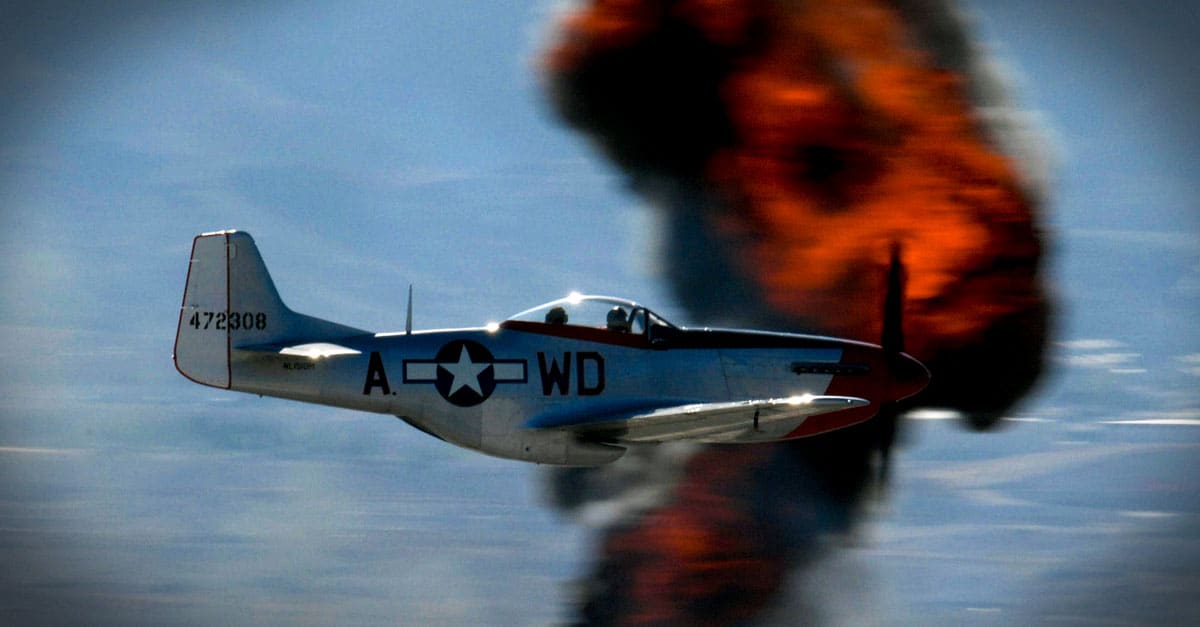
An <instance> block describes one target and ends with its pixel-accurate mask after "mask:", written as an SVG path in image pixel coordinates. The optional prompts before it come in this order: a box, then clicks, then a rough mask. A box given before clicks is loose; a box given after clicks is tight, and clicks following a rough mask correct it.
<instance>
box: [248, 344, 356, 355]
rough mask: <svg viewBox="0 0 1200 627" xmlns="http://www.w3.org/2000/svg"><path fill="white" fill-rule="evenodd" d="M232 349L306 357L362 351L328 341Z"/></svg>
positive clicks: (257, 345) (351, 353)
mask: <svg viewBox="0 0 1200 627" xmlns="http://www.w3.org/2000/svg"><path fill="white" fill-rule="evenodd" d="M234 350H239V351H246V352H250V353H270V354H278V355H288V356H291V357H307V358H309V359H322V358H324V357H340V356H343V355H361V354H362V351H360V350H355V349H353V348H347V347H345V346H339V345H337V344H330V343H328V342H311V343H308V344H296V345H293V346H283V345H280V344H255V345H251V346H237V347H234Z"/></svg>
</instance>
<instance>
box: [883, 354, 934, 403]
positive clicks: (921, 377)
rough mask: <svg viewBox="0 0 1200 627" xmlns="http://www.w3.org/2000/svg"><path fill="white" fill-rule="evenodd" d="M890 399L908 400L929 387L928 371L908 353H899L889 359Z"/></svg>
mask: <svg viewBox="0 0 1200 627" xmlns="http://www.w3.org/2000/svg"><path fill="white" fill-rule="evenodd" d="M890 369H891V373H892V389H893V393H892V398H893V399H895V400H900V399H902V398H908V397H910V396H912V395H914V394H916V393H917V392H920V391H921V390H924V389H925V386H927V385H929V378H930V377H929V369H928V368H926V367H925V364H922V363H921V362H919V361H917V360H916V359H915V358H914V357H913V356H911V355H909V354H908V353H900V354H898V355H896V356H895V357H893V358H892V359H891V364H890Z"/></svg>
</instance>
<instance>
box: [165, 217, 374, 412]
mask: <svg viewBox="0 0 1200 627" xmlns="http://www.w3.org/2000/svg"><path fill="white" fill-rule="evenodd" d="M363 333H366V332H365V331H362V330H360V329H355V328H352V327H347V326H344V325H340V324H335V323H333V322H328V321H325V320H321V319H318V318H313V317H312V316H306V315H303V314H298V313H296V312H294V311H292V310H291V309H288V307H287V305H284V303H283V301H282V300H281V299H280V298H279V292H278V291H276V289H275V283H274V281H272V280H271V275H270V274H269V273H268V272H267V267H266V264H264V263H263V260H262V256H261V255H260V254H259V252H258V246H256V245H255V243H254V238H252V237H250V235H249V234H248V233H242V232H239V231H218V232H215V233H203V234H201V235H198V236H196V239H195V241H193V243H192V258H191V265H190V266H189V267H188V278H187V287H185V288H184V293H183V305H182V307H181V309H180V312H179V328H178V331H177V332H176V335H175V368H176V369H178V370H179V372H180V373H181V374H183V376H185V377H187V378H189V379H191V380H193V381H195V382H197V383H203V384H205V385H211V386H214V387H219V388H226V389H228V388H231V387H235V385H234V381H233V378H234V376H233V369H232V368H231V367H230V355H231V353H233V352H234V351H237V350H239V349H245V348H248V347H255V348H256V349H258V350H262V348H263V347H266V346H271V345H280V346H281V347H282V346H286V345H287V344H290V343H300V342H314V341H320V340H331V339H336V338H344V337H349V336H353V335H361V334H363Z"/></svg>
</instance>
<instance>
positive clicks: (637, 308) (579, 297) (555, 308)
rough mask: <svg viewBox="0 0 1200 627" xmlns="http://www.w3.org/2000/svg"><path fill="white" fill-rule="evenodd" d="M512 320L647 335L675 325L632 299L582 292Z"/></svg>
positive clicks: (527, 311) (519, 315)
mask: <svg viewBox="0 0 1200 627" xmlns="http://www.w3.org/2000/svg"><path fill="white" fill-rule="evenodd" d="M509 320H517V321H522V322H539V323H543V324H562V325H568V326H577V327H589V328H593V329H607V330H609V331H612V332H614V333H631V334H634V335H648V334H650V331H651V330H653V329H659V330H663V329H675V328H676V327H675V325H673V324H671V323H670V322H667V321H666V320H665V319H663V318H662V317H661V316H659V315H658V314H656V313H654V312H653V311H650V310H649V309H646V308H645V307H643V306H641V305H639V304H637V303H635V302H633V301H630V300H625V299H623V298H612V297H610V296H585V295H583V294H571V295H570V296H567V297H566V298H560V299H558V300H555V301H551V302H548V303H546V304H544V305H538V306H537V307H534V308H532V309H526V310H525V311H522V312H521V313H518V314H516V315H514V316H512V317H510V318H509Z"/></svg>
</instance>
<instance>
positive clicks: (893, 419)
mask: <svg viewBox="0 0 1200 627" xmlns="http://www.w3.org/2000/svg"><path fill="white" fill-rule="evenodd" d="M901 253H902V251H901V246H900V242H897V241H893V242H892V247H891V260H890V261H889V263H888V274H887V291H886V292H884V296H883V333H882V337H881V338H880V340H879V345H880V346H881V347H883V353H884V357H885V359H887V363H888V368H889V370H891V376H892V377H894V378H896V379H898V380H904V379H906V378H907V377H908V376H909V375H910V374H911V373H909V372H907V371H908V370H911V368H912V366H911V364H913V363H914V362H913V361H912V360H911V359H908V358H907V357H905V356H903V355H902V353H903V352H904V283H905V273H904V262H903V261H902V259H901ZM902 411H903V409H902V408H901V406H900V404H899V403H898V402H897V401H895V400H888V401H885V402H884V403H883V405H882V406H881V407H880V409H879V414H878V415H877V416H876V417H875V420H874V421H873V422H874V423H875V425H876V437H877V444H878V447H879V480H880V483H886V482H887V480H888V470H889V467H890V466H891V452H892V445H893V444H895V442H896V430H897V428H898V425H899V421H900V414H901V413H902Z"/></svg>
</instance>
